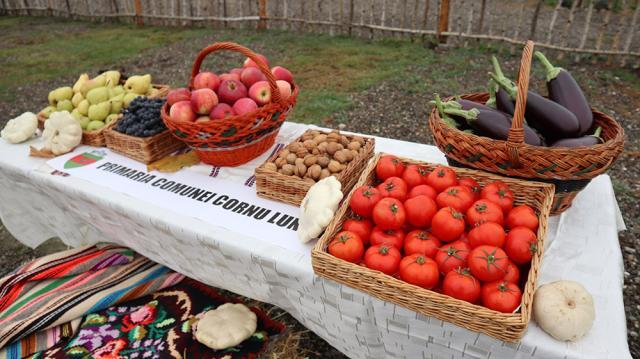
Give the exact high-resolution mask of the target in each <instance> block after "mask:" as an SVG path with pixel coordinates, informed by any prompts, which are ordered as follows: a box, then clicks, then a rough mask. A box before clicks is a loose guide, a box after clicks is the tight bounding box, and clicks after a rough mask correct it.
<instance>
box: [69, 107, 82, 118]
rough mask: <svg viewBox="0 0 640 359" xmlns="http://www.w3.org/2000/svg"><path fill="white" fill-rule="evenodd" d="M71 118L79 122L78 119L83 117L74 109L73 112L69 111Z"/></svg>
mask: <svg viewBox="0 0 640 359" xmlns="http://www.w3.org/2000/svg"><path fill="white" fill-rule="evenodd" d="M71 116H73V118H75V119H76V120H78V121H80V118H81V117H83V116H82V114H81V113H80V112H78V109H77V108H74V109H73V111H71Z"/></svg>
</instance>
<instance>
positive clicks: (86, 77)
mask: <svg viewBox="0 0 640 359" xmlns="http://www.w3.org/2000/svg"><path fill="white" fill-rule="evenodd" d="M87 80H89V75H88V74H82V75H80V77H78V80H76V83H75V84H73V92H75V93H78V92H80V88H81V87H82V84H83V83H84V82H85V81H87Z"/></svg>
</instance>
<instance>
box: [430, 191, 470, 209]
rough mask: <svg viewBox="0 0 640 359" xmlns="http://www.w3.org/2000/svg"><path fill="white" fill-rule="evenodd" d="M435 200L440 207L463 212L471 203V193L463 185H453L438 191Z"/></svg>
mask: <svg viewBox="0 0 640 359" xmlns="http://www.w3.org/2000/svg"><path fill="white" fill-rule="evenodd" d="M436 202H437V203H438V207H440V208H442V207H451V208H454V209H455V210H456V211H458V212H462V213H464V212H466V211H467V209H469V207H471V205H472V204H473V194H471V192H469V190H468V189H467V188H466V187H464V186H453V187H449V188H447V189H445V190H444V191H442V192H440V194H439V195H438V197H436Z"/></svg>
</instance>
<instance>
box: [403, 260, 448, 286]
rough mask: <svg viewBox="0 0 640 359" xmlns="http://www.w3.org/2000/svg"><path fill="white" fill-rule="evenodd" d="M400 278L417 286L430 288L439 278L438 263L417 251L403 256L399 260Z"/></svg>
mask: <svg viewBox="0 0 640 359" xmlns="http://www.w3.org/2000/svg"><path fill="white" fill-rule="evenodd" d="M400 279H402V280H403V281H405V282H407V283H410V284H413V285H417V286H418V287H422V288H426V289H431V288H433V287H435V286H436V285H437V284H438V280H439V279H440V273H439V272H438V264H437V263H436V262H435V261H434V260H433V259H431V258H429V257H425V256H424V255H423V254H419V253H416V254H412V255H410V256H407V257H404V258H402V260H401V261H400Z"/></svg>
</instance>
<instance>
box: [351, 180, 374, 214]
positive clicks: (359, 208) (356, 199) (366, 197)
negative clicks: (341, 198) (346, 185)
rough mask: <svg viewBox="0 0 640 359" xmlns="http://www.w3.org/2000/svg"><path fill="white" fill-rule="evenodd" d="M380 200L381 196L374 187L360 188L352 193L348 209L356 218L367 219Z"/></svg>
mask: <svg viewBox="0 0 640 359" xmlns="http://www.w3.org/2000/svg"><path fill="white" fill-rule="evenodd" d="M381 199H382V195H381V194H380V191H378V190H377V189H376V188H375V187H372V186H362V187H358V188H356V189H355V190H354V191H353V195H351V199H350V200H349V207H351V210H352V211H353V213H355V214H357V215H358V216H360V217H365V218H369V217H371V212H373V207H374V206H375V205H376V203H378V201H380V200H381Z"/></svg>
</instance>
